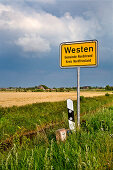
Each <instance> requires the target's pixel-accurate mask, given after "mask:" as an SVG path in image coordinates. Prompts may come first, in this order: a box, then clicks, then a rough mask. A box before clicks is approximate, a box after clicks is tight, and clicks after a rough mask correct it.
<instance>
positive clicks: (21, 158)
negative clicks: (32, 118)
mask: <svg viewBox="0 0 113 170" xmlns="http://www.w3.org/2000/svg"><path fill="white" fill-rule="evenodd" d="M82 119H83V120H84V122H83V123H82V124H81V129H80V130H78V131H77V132H76V133H72V134H70V135H69V136H68V138H67V140H66V141H65V142H61V143H57V142H56V140H55V138H53V139H52V140H50V141H49V142H45V143H43V144H42V143H36V142H35V144H34V142H33V141H32V142H31V141H30V140H29V139H26V138H25V139H24V140H23V143H22V144H21V145H20V144H19V142H18V140H15V142H14V145H13V147H12V149H11V150H9V151H8V152H2V153H1V158H2V160H1V166H0V168H1V169H2V170H5V169H11V170H13V169H15V170H18V169H23V170H27V169H42V170H43V169H44V170H45V169H46V170H47V169H55V170H64V169H67V170H69V169H70V170H84V169H85V170H86V169H87V170H91V169H92V170H93V169H94V170H95V169H99V170H108V169H113V106H111V107H109V108H100V109H98V111H96V112H95V114H91V112H89V113H88V114H85V115H83V116H82Z"/></svg>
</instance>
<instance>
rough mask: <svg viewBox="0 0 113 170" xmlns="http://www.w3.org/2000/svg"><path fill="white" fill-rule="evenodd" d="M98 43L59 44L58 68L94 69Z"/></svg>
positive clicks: (93, 41) (91, 41) (96, 63)
mask: <svg viewBox="0 0 113 170" xmlns="http://www.w3.org/2000/svg"><path fill="white" fill-rule="evenodd" d="M97 65H98V41H97V40H90V41H79V42H69V43H68V42H65V43H61V44H60V67H61V68H67V67H71V68H72V67H96V66H97Z"/></svg>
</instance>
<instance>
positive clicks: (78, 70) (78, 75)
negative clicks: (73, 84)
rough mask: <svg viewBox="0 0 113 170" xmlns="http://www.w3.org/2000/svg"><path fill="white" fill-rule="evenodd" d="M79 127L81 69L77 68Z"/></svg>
mask: <svg viewBox="0 0 113 170" xmlns="http://www.w3.org/2000/svg"><path fill="white" fill-rule="evenodd" d="M77 125H78V127H80V67H77Z"/></svg>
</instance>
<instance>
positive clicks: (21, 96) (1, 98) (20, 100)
mask: <svg viewBox="0 0 113 170" xmlns="http://www.w3.org/2000/svg"><path fill="white" fill-rule="evenodd" d="M80 95H81V96H84V97H93V96H102V95H105V92H90V91H87V92H83V91H82V92H81V93H80ZM68 98H70V99H72V100H76V99H77V93H76V92H0V106H2V107H11V106H22V105H26V104H32V103H40V102H55V101H63V100H67V99H68Z"/></svg>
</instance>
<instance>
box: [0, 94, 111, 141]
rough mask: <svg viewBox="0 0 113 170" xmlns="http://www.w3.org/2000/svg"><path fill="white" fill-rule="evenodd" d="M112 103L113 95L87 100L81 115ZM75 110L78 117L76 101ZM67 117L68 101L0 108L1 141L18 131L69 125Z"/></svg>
mask: <svg viewBox="0 0 113 170" xmlns="http://www.w3.org/2000/svg"><path fill="white" fill-rule="evenodd" d="M112 101H113V95H110V96H101V97H94V98H85V99H84V100H83V101H81V115H83V114H87V113H89V112H90V113H93V112H95V110H96V109H98V108H100V107H102V106H103V105H105V104H108V103H110V102H112ZM74 110H75V115H76V101H74ZM67 117H68V114H67V106H66V101H63V102H54V103H37V104H32V105H26V106H22V107H16V106H14V107H11V108H0V132H1V133H0V140H2V141H3V140H5V139H6V138H8V137H10V136H12V135H14V134H15V133H16V132H17V131H21V130H24V131H30V130H35V129H36V126H37V125H46V124H49V123H51V122H53V123H54V122H61V121H65V122H66V123H67Z"/></svg>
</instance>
